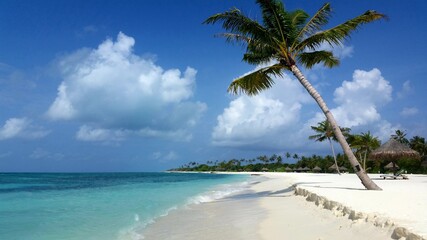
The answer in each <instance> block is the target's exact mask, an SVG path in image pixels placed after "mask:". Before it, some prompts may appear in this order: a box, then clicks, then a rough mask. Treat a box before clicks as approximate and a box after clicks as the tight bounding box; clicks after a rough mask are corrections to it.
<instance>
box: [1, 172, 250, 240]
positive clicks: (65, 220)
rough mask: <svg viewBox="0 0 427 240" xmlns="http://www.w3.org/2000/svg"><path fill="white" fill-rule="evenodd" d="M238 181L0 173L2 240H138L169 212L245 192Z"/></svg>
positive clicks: (220, 177)
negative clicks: (146, 229) (148, 226)
mask: <svg viewBox="0 0 427 240" xmlns="http://www.w3.org/2000/svg"><path fill="white" fill-rule="evenodd" d="M246 180H247V177H246V176H242V175H222V174H197V173H188V174H187V173H185V174H184V173H0V239H8V240H14V239H17V240H27V239H28V240H50V239H52V240H53V239H55V240H58V239H64V240H66V239H70V240H71V239H76V240H77V239H78V240H81V239H85V240H92V239H93V240H95V239H99V240H101V239H102V240H108V239H119V240H122V239H123V240H124V239H126V240H128V239H132V240H134V239H135V240H136V239H143V231H144V228H145V227H146V226H147V225H148V224H150V223H152V222H154V221H156V219H157V218H159V217H161V216H165V215H167V214H168V212H169V211H171V210H173V209H177V208H183V207H185V206H187V205H188V204H198V203H200V202H208V201H212V200H214V199H218V198H222V197H225V196H227V195H229V194H232V193H235V192H237V191H241V190H243V189H244V188H245V187H246V186H247V182H246Z"/></svg>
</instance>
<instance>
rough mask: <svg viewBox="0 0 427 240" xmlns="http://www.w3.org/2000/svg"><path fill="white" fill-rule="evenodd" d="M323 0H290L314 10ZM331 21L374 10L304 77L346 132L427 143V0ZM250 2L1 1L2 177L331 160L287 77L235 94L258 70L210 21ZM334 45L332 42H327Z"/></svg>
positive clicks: (388, 4) (338, 10)
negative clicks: (236, 83)
mask: <svg viewBox="0 0 427 240" xmlns="http://www.w3.org/2000/svg"><path fill="white" fill-rule="evenodd" d="M323 3H324V2H323V1H288V2H285V4H286V7H287V8H288V9H290V10H295V9H298V8H302V9H304V10H306V11H307V12H308V13H309V14H313V13H314V12H315V11H316V10H317V9H318V8H320V7H321V6H322V5H323ZM331 5H332V8H333V9H334V12H335V13H334V15H333V17H332V19H331V21H330V25H331V26H333V25H335V24H338V23H341V22H343V21H345V20H347V19H349V18H352V17H355V16H357V15H359V14H361V13H363V12H364V11H366V10H368V9H375V10H377V11H379V12H382V13H385V14H387V15H388V17H389V20H388V21H380V22H376V23H373V24H369V25H367V26H364V27H363V28H362V29H361V30H360V31H358V32H356V33H355V34H353V35H352V38H351V40H350V41H348V42H346V43H345V45H343V46H338V47H336V48H335V49H334V52H335V54H336V55H337V56H339V57H340V59H341V65H340V66H339V67H337V68H334V69H325V68H323V67H319V66H317V67H315V68H313V69H310V70H306V69H304V73H305V74H306V77H307V78H308V80H309V81H311V82H312V84H313V85H314V86H315V87H316V88H317V89H318V91H319V92H320V93H321V94H322V95H323V97H324V98H325V100H326V102H327V104H328V105H329V107H330V108H331V109H332V111H333V113H334V114H335V116H336V118H337V120H338V122H339V124H340V125H341V126H346V127H351V128H352V132H353V133H360V132H367V131H371V133H373V134H374V135H375V136H378V137H379V138H380V139H381V140H383V141H385V140H387V139H388V137H389V136H390V134H392V133H393V132H394V130H396V129H401V130H405V131H406V132H407V134H408V137H412V136H414V135H419V136H423V137H427V127H426V125H427V113H426V107H425V103H426V96H425V93H426V92H427V87H426V86H427V83H426V82H425V76H426V74H427V70H426V69H427V61H426V57H425V56H426V55H427V51H426V49H427V48H426V46H425V39H426V37H427V36H426V31H425V30H426V29H427V28H426V23H427V19H426V18H427V17H426V15H425V14H424V12H425V10H427V2H425V1H423V0H414V1H411V3H410V4H409V3H407V2H404V1H388V0H387V1H386V0H380V1H332V2H331ZM231 7H237V8H239V9H241V10H242V11H243V12H244V13H246V14H247V15H249V16H251V17H252V18H257V19H259V18H260V13H259V10H258V8H257V6H256V5H255V3H254V1H248V0H231V1H218V0H205V1H194V0H192V1H190V0H180V1H171V0H155V1H154V0H152V1H151V0H147V1H120V2H119V1H64V0H60V1H12V0H5V1H0V36H2V37H1V40H0V108H1V112H0V171H159V170H165V169H168V168H171V167H175V166H179V165H181V164H184V163H187V162H189V161H199V162H204V161H208V160H228V159H231V158H252V157H256V156H258V155H261V154H267V155H269V154H273V153H276V154H283V153H285V152H291V153H298V154H306V155H311V154H328V153H329V148H328V146H327V145H326V144H320V143H316V142H310V141H309V140H308V136H309V135H310V134H312V132H311V130H310V126H311V125H314V124H316V123H317V122H319V121H322V120H323V117H322V115H321V114H320V111H319V109H318V107H317V105H316V104H315V103H314V101H313V100H312V99H311V98H310V97H309V96H308V94H307V93H306V92H305V90H304V89H303V88H302V87H301V86H300V85H299V83H298V82H297V81H296V80H295V79H294V78H293V77H292V76H291V75H289V74H288V75H285V77H284V78H282V79H276V85H275V86H274V87H273V88H272V89H271V90H268V91H266V92H264V93H262V94H260V95H259V96H256V97H247V96H231V95H229V94H228V93H227V92H226V89H227V87H228V85H229V83H230V82H231V80H232V79H234V78H236V77H238V76H241V75H243V74H245V73H248V72H250V71H251V70H253V69H254V68H255V67H256V66H251V65H248V64H246V63H243V62H242V61H241V57H242V53H243V51H244V49H243V48H242V47H240V46H238V45H230V44H227V43H225V41H224V39H220V38H215V37H214V34H216V33H220V32H222V30H221V28H220V27H219V26H212V25H202V24H201V23H202V22H203V21H204V20H205V19H206V18H207V17H208V16H210V15H212V14H214V13H218V12H223V11H225V10H228V9H230V8H231ZM322 47H323V48H328V46H326V45H325V46H322Z"/></svg>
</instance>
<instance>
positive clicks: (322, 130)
mask: <svg viewBox="0 0 427 240" xmlns="http://www.w3.org/2000/svg"><path fill="white" fill-rule="evenodd" d="M311 129H313V130H314V131H315V132H316V133H317V134H315V135H311V136H309V137H308V139H311V140H313V139H314V140H316V141H317V142H323V141H325V140H328V141H329V145H330V146H331V149H332V154H333V156H334V161H335V166H336V167H337V172H338V174H341V173H340V169H339V167H338V163H337V156H336V155H335V149H334V145H333V144H332V140H334V141H337V138H336V137H335V134H334V130H333V129H332V126H331V124H330V123H329V122H328V121H327V120H325V121H323V122H319V123H317V126H311ZM341 132H342V133H343V134H344V136H348V134H349V132H350V128H341Z"/></svg>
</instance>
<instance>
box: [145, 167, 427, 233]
mask: <svg viewBox="0 0 427 240" xmlns="http://www.w3.org/2000/svg"><path fill="white" fill-rule="evenodd" d="M215 173H218V174H246V175H251V174H256V175H257V176H253V179H256V178H260V177H261V178H264V180H262V181H259V182H258V183H257V184H253V185H251V186H250V189H248V190H247V191H245V192H243V193H237V194H235V195H233V196H229V197H226V198H224V199H219V200H216V201H213V202H209V203H203V204H199V205H195V206H189V208H188V209H182V210H177V211H174V212H172V213H170V215H168V216H166V217H163V218H160V219H158V220H157V221H156V222H155V223H154V224H152V225H150V226H149V227H148V228H147V229H146V231H145V233H147V234H148V235H147V238H146V239H155V238H150V236H151V237H153V236H155V235H156V232H159V231H166V232H167V234H170V235H173V236H174V237H173V238H170V237H168V235H165V236H166V238H162V239H197V238H199V239H227V238H228V239H267V240H270V239H271V240H273V239H286V238H283V230H284V229H287V232H288V233H289V232H290V233H291V234H292V235H293V236H294V237H295V236H297V237H298V238H295V239H342V238H347V239H369V238H371V239H408V240H414V239H427V229H426V228H427V208H426V207H427V206H426V205H427V204H425V203H426V202H427V192H425V189H426V188H425V187H426V186H427V175H409V180H380V178H379V176H376V175H375V174H373V175H370V176H371V177H372V178H373V179H374V181H376V182H377V183H378V184H379V185H381V187H382V188H383V189H384V190H383V191H367V190H364V188H363V186H362V185H361V183H360V182H359V181H358V179H357V176H356V175H354V174H343V175H337V174H312V173H268V172H267V173H265V172H263V173H259V172H257V173H250V172H248V173H246V172H245V173H229V172H215ZM295 189H296V190H295ZM294 192H295V193H294ZM409 200H410V201H409ZM237 209H240V211H237ZM192 214H193V216H194V215H198V218H196V219H192V218H194V217H192ZM180 216H181V217H180ZM203 216H204V217H203ZM186 218H188V219H186ZM173 219H175V221H176V220H179V221H178V223H175V225H176V224H178V226H177V228H180V227H181V228H182V229H187V231H180V230H179V229H178V230H177V229H170V227H168V226H170V224H172V222H173ZM197 219H198V220H197ZM307 219H310V221H307ZM313 219H317V220H316V221H317V222H316V221H314V220H313ZM227 222H228V223H229V224H227ZM307 222H313V224H310V228H311V229H316V230H315V231H314V230H311V231H310V232H307V231H305V230H304V229H306V228H305V227H303V226H304V225H307ZM298 224H300V225H301V224H302V225H303V226H300V227H298V226H299V225H298ZM185 226H187V227H188V226H191V228H186V227H185ZM209 226H216V227H215V230H212V228H211V227H209ZM337 227H338V228H337ZM194 228H197V229H200V230H198V231H194ZM162 229H163V230H162ZM182 229H181V230H182ZM189 229H193V230H192V231H190V230H189ZM322 229H329V230H328V231H324V230H322ZM188 231H189V232H188ZM247 232H250V234H248V233H247ZM203 233H209V234H208V235H209V236H212V238H209V237H207V236H208V235H206V234H203ZM238 233H239V234H238ZM150 234H152V235H150ZM180 234H181V235H180ZM183 234H184V236H185V237H180V236H183ZM200 234H202V235H200ZM230 234H234V235H230ZM236 234H237V235H236ZM299 234H300V235H299ZM144 235H145V234H144ZM353 235H354V236H357V238H354V237H353V238H352V236H353ZM249 236H250V237H249ZM361 236H365V237H366V238H361ZM372 236H376V238H372ZM201 237H202V238H201ZM230 237H232V238H230ZM279 237H280V238H279ZM289 239H292V238H289Z"/></svg>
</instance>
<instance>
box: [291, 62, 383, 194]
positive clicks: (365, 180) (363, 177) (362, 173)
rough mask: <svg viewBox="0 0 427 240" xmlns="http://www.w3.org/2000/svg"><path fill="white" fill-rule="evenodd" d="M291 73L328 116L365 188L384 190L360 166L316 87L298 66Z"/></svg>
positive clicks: (292, 67)
mask: <svg viewBox="0 0 427 240" xmlns="http://www.w3.org/2000/svg"><path fill="white" fill-rule="evenodd" d="M290 70H291V72H292V73H293V74H294V76H295V77H296V78H297V79H298V81H299V82H300V83H301V84H302V85H303V86H304V88H305V89H306V90H307V92H308V93H309V94H310V95H311V96H312V97H313V98H314V100H316V102H317V104H318V105H319V107H320V108H321V109H322V111H323V113H324V114H325V116H326V119H328V121H329V123H330V124H331V126H332V129H333V131H334V133H335V136H336V138H337V140H338V142H339V143H340V145H341V147H342V149H343V150H344V153H345V155H347V157H348V160H349V161H350V164H351V166H352V167H353V169H354V171H355V173H356V175H357V176H358V177H359V179H360V180H361V181H362V184H363V186H365V188H366V189H368V190H382V189H381V188H380V187H378V186H377V185H376V184H375V183H374V182H373V181H372V179H370V178H369V177H368V175H367V174H366V172H365V170H364V169H363V168H362V167H361V166H360V164H359V162H358V161H357V159H356V157H355V156H354V153H353V151H351V149H350V146H349V145H348V143H347V141H346V140H345V137H344V135H343V134H342V132H341V129H340V128H339V126H338V124H337V122H336V121H335V118H334V116H333V115H332V113H331V112H330V111H329V109H328V107H327V106H326V103H325V101H323V98H322V97H321V96H320V94H319V93H318V92H317V91H316V89H314V87H313V86H312V85H311V84H310V83H309V82H308V81H307V79H305V77H304V75H303V74H302V73H301V71H300V70H299V68H298V67H297V66H296V65H292V66H290Z"/></svg>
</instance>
